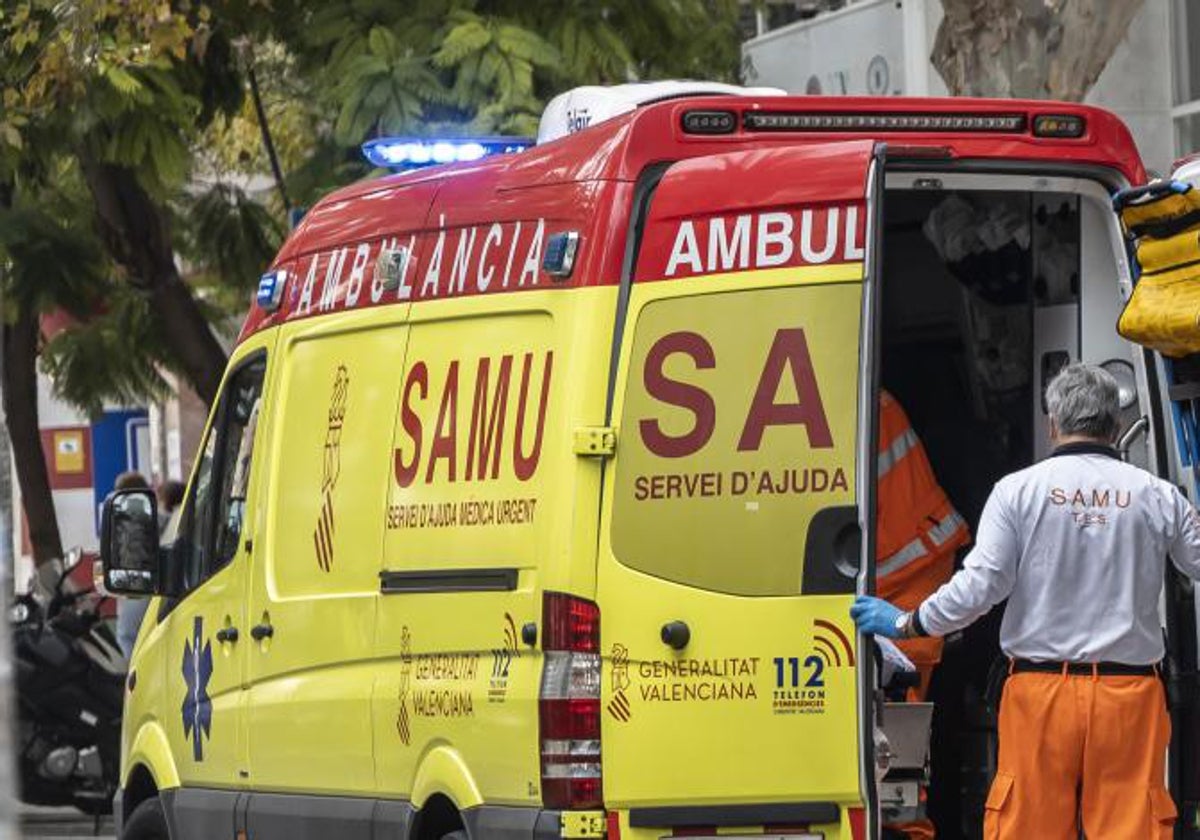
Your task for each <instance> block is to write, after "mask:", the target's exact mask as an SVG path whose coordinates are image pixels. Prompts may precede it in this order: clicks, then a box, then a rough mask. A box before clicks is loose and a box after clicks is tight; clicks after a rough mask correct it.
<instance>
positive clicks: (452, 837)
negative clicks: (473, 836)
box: [442, 831, 468, 840]
mask: <svg viewBox="0 0 1200 840" xmlns="http://www.w3.org/2000/svg"><path fill="white" fill-rule="evenodd" d="M442 840H468V838H467V832H465V831H451V832H450V833H449V834H443V835H442Z"/></svg>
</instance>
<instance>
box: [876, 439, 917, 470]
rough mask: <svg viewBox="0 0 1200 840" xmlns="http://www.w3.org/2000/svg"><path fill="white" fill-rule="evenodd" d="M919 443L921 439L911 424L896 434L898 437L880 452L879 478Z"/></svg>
mask: <svg viewBox="0 0 1200 840" xmlns="http://www.w3.org/2000/svg"><path fill="white" fill-rule="evenodd" d="M918 443H920V440H919V439H918V438H917V433H916V432H914V431H913V430H912V427H911V426H910V427H909V428H907V429H905V430H904V431H903V432H901V433H900V434H898V435H896V439H895V440H893V441H892V442H891V444H889V445H888V447H887V449H885V450H883V451H882V452H880V453H879V478H883V477H884V476H885V475H887V474H888V473H889V472H891V470H892V467H894V466H896V464H898V463H900V459H901V458H903V457H904V456H905V455H907V454H908V453H909V450H911V449H912V448H913V447H914V446H916V445H917V444H918Z"/></svg>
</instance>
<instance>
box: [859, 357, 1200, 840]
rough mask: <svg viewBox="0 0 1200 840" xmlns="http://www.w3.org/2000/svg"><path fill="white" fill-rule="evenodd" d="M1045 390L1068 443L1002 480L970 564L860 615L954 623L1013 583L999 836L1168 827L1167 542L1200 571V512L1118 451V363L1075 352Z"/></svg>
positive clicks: (995, 814) (1054, 430)
mask: <svg viewBox="0 0 1200 840" xmlns="http://www.w3.org/2000/svg"><path fill="white" fill-rule="evenodd" d="M1046 403H1047V407H1048V410H1049V415H1050V434H1051V437H1052V438H1053V440H1054V443H1055V446H1056V448H1055V450H1054V452H1053V453H1052V454H1051V456H1050V457H1049V458H1047V459H1046V460H1044V461H1042V462H1041V463H1038V464H1035V465H1034V466H1032V467H1029V468H1028V469H1025V470H1022V471H1020V472H1017V473H1014V474H1012V475H1009V476H1006V477H1005V478H1003V479H1001V480H1000V481H999V482H998V483H997V484H996V487H995V488H994V489H993V491H992V494H991V496H990V498H989V499H988V502H987V505H986V507H985V508H984V511H983V515H982V517H981V518H980V521H979V527H978V529H977V533H976V542H975V547H974V548H973V549H972V550H971V552H970V554H969V555H968V556H967V558H966V560H965V562H964V564H963V568H962V570H961V571H959V572H958V573H957V574H955V575H954V577H953V578H951V580H950V581H949V582H948V583H947V584H945V585H944V586H942V587H941V588H940V589H938V591H937V592H936V593H934V594H933V595H932V596H930V597H929V598H927V599H926V600H925V601H924V602H923V603H922V604H921V605H920V606H919V607H918V608H917V609H915V610H913V611H912V612H903V611H901V610H900V609H898V608H896V607H895V606H893V605H892V604H890V603H888V602H887V601H884V600H882V599H879V598H870V597H860V598H858V599H857V600H856V601H855V604H854V607H853V608H852V609H851V615H852V616H853V618H854V620H855V621H856V622H857V623H858V625H859V627H860V629H861V630H862V631H863V632H866V633H876V634H879V635H882V636H887V637H890V638H913V637H919V636H945V635H946V634H947V633H952V632H954V631H956V630H959V629H961V628H963V627H966V626H967V625H968V624H970V623H971V622H973V621H975V619H977V618H979V617H980V616H982V615H983V614H984V613H986V612H987V611H988V610H990V609H991V608H992V607H993V606H995V605H996V604H998V603H1000V602H1001V601H1003V600H1004V599H1005V598H1008V599H1009V600H1008V607H1007V609H1006V611H1005V614H1004V620H1003V623H1002V625H1001V628H1000V647H1001V649H1002V651H1003V652H1004V654H1005V656H1007V657H1008V658H1009V663H1010V664H1009V677H1008V680H1007V682H1006V684H1005V687H1004V692H1003V695H1002V698H1001V704H1000V755H999V761H998V768H997V773H996V778H995V781H994V782H993V784H992V788H991V791H990V793H989V795H988V799H987V813H986V816H985V827H984V832H985V835H986V836H987V837H988V838H993V840H1017V838H1030V837H1037V838H1039V840H1078V837H1079V836H1080V830H1081V828H1082V831H1083V833H1084V834H1085V835H1086V836H1088V837H1097V838H1104V840H1148V838H1161V839H1162V840H1167V838H1170V837H1172V836H1173V826H1174V823H1175V817H1176V811H1175V805H1174V803H1173V802H1172V801H1171V796H1170V794H1169V793H1168V792H1167V790H1166V787H1165V785H1164V779H1165V767H1164V763H1165V757H1166V750H1167V744H1168V742H1169V740H1170V719H1169V718H1168V716H1167V707H1166V698H1165V696H1164V692H1163V686H1162V682H1161V680H1160V679H1159V663H1160V662H1161V660H1162V658H1163V637H1162V628H1161V624H1160V620H1159V613H1158V602H1159V596H1160V593H1161V590H1162V585H1163V574H1164V564H1165V561H1166V558H1167V556H1168V555H1169V556H1170V557H1171V560H1172V561H1173V562H1174V563H1175V565H1176V567H1178V568H1179V570H1180V571H1181V572H1182V573H1184V574H1185V575H1187V576H1188V577H1190V578H1193V579H1197V578H1200V521H1198V518H1197V514H1196V510H1195V508H1194V507H1193V506H1192V505H1191V503H1190V502H1188V500H1187V499H1186V498H1185V497H1184V496H1183V494H1182V493H1181V492H1180V491H1179V489H1178V488H1176V487H1175V486H1173V485H1172V484H1170V483H1169V482H1166V481H1163V480H1161V479H1158V478H1156V477H1154V476H1152V475H1150V474H1149V473H1148V472H1146V471H1144V470H1141V469H1139V468H1138V467H1135V466H1132V465H1130V464H1126V463H1124V462H1123V461H1121V459H1120V458H1119V457H1118V455H1117V452H1116V450H1115V449H1114V448H1113V441H1114V440H1115V438H1116V435H1117V432H1118V417H1119V403H1118V396H1117V383H1116V381H1115V380H1114V379H1113V378H1112V376H1110V375H1109V374H1108V373H1107V372H1106V371H1104V370H1102V369H1100V368H1098V367H1095V366H1092V365H1081V364H1076V365H1071V366H1069V367H1067V368H1066V369H1064V370H1063V371H1062V372H1061V373H1060V374H1059V375H1058V376H1056V377H1055V379H1054V380H1053V381H1052V382H1051V383H1050V386H1049V387H1048V388H1047V390H1046ZM1081 822H1082V825H1081Z"/></svg>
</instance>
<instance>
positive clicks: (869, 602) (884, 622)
mask: <svg viewBox="0 0 1200 840" xmlns="http://www.w3.org/2000/svg"><path fill="white" fill-rule="evenodd" d="M902 614H903V613H902V611H901V610H900V609H898V608H896V607H894V606H892V605H891V604H889V603H888V602H887V601H885V600H883V599H882V598H872V597H870V596H868V595H860V596H859V597H857V598H855V599H854V605H853V606H852V607H850V617H851V618H852V619H854V623H855V624H857V625H858V629H859V630H861V631H862V632H864V633H874V634H875V635H877V636H887V637H888V638H889V639H898V638H900V631H899V630H897V629H896V619H897V618H899V617H900V616H901V615H902Z"/></svg>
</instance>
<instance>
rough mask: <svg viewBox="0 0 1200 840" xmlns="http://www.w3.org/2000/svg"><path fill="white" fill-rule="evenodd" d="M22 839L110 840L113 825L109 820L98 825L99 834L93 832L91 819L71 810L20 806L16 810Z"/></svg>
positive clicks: (112, 835) (93, 826) (93, 827)
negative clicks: (96, 839) (86, 839)
mask: <svg viewBox="0 0 1200 840" xmlns="http://www.w3.org/2000/svg"><path fill="white" fill-rule="evenodd" d="M18 814H19V819H20V825H21V834H20V836H21V837H22V838H26V837H28V838H34V837H36V838H39V840H84V838H88V840H94V838H97V837H99V838H102V840H112V838H113V837H114V836H115V835H114V834H113V824H112V820H111V819H108V818H106V819H104V820H102V821H101V823H100V833H99V834H96V833H94V832H95V821H94V820H92V818H91V817H85V816H84V815H83V814H81V813H79V812H78V811H76V810H74V809H73V808H31V807H29V806H21V807H20V808H19V809H18Z"/></svg>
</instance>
